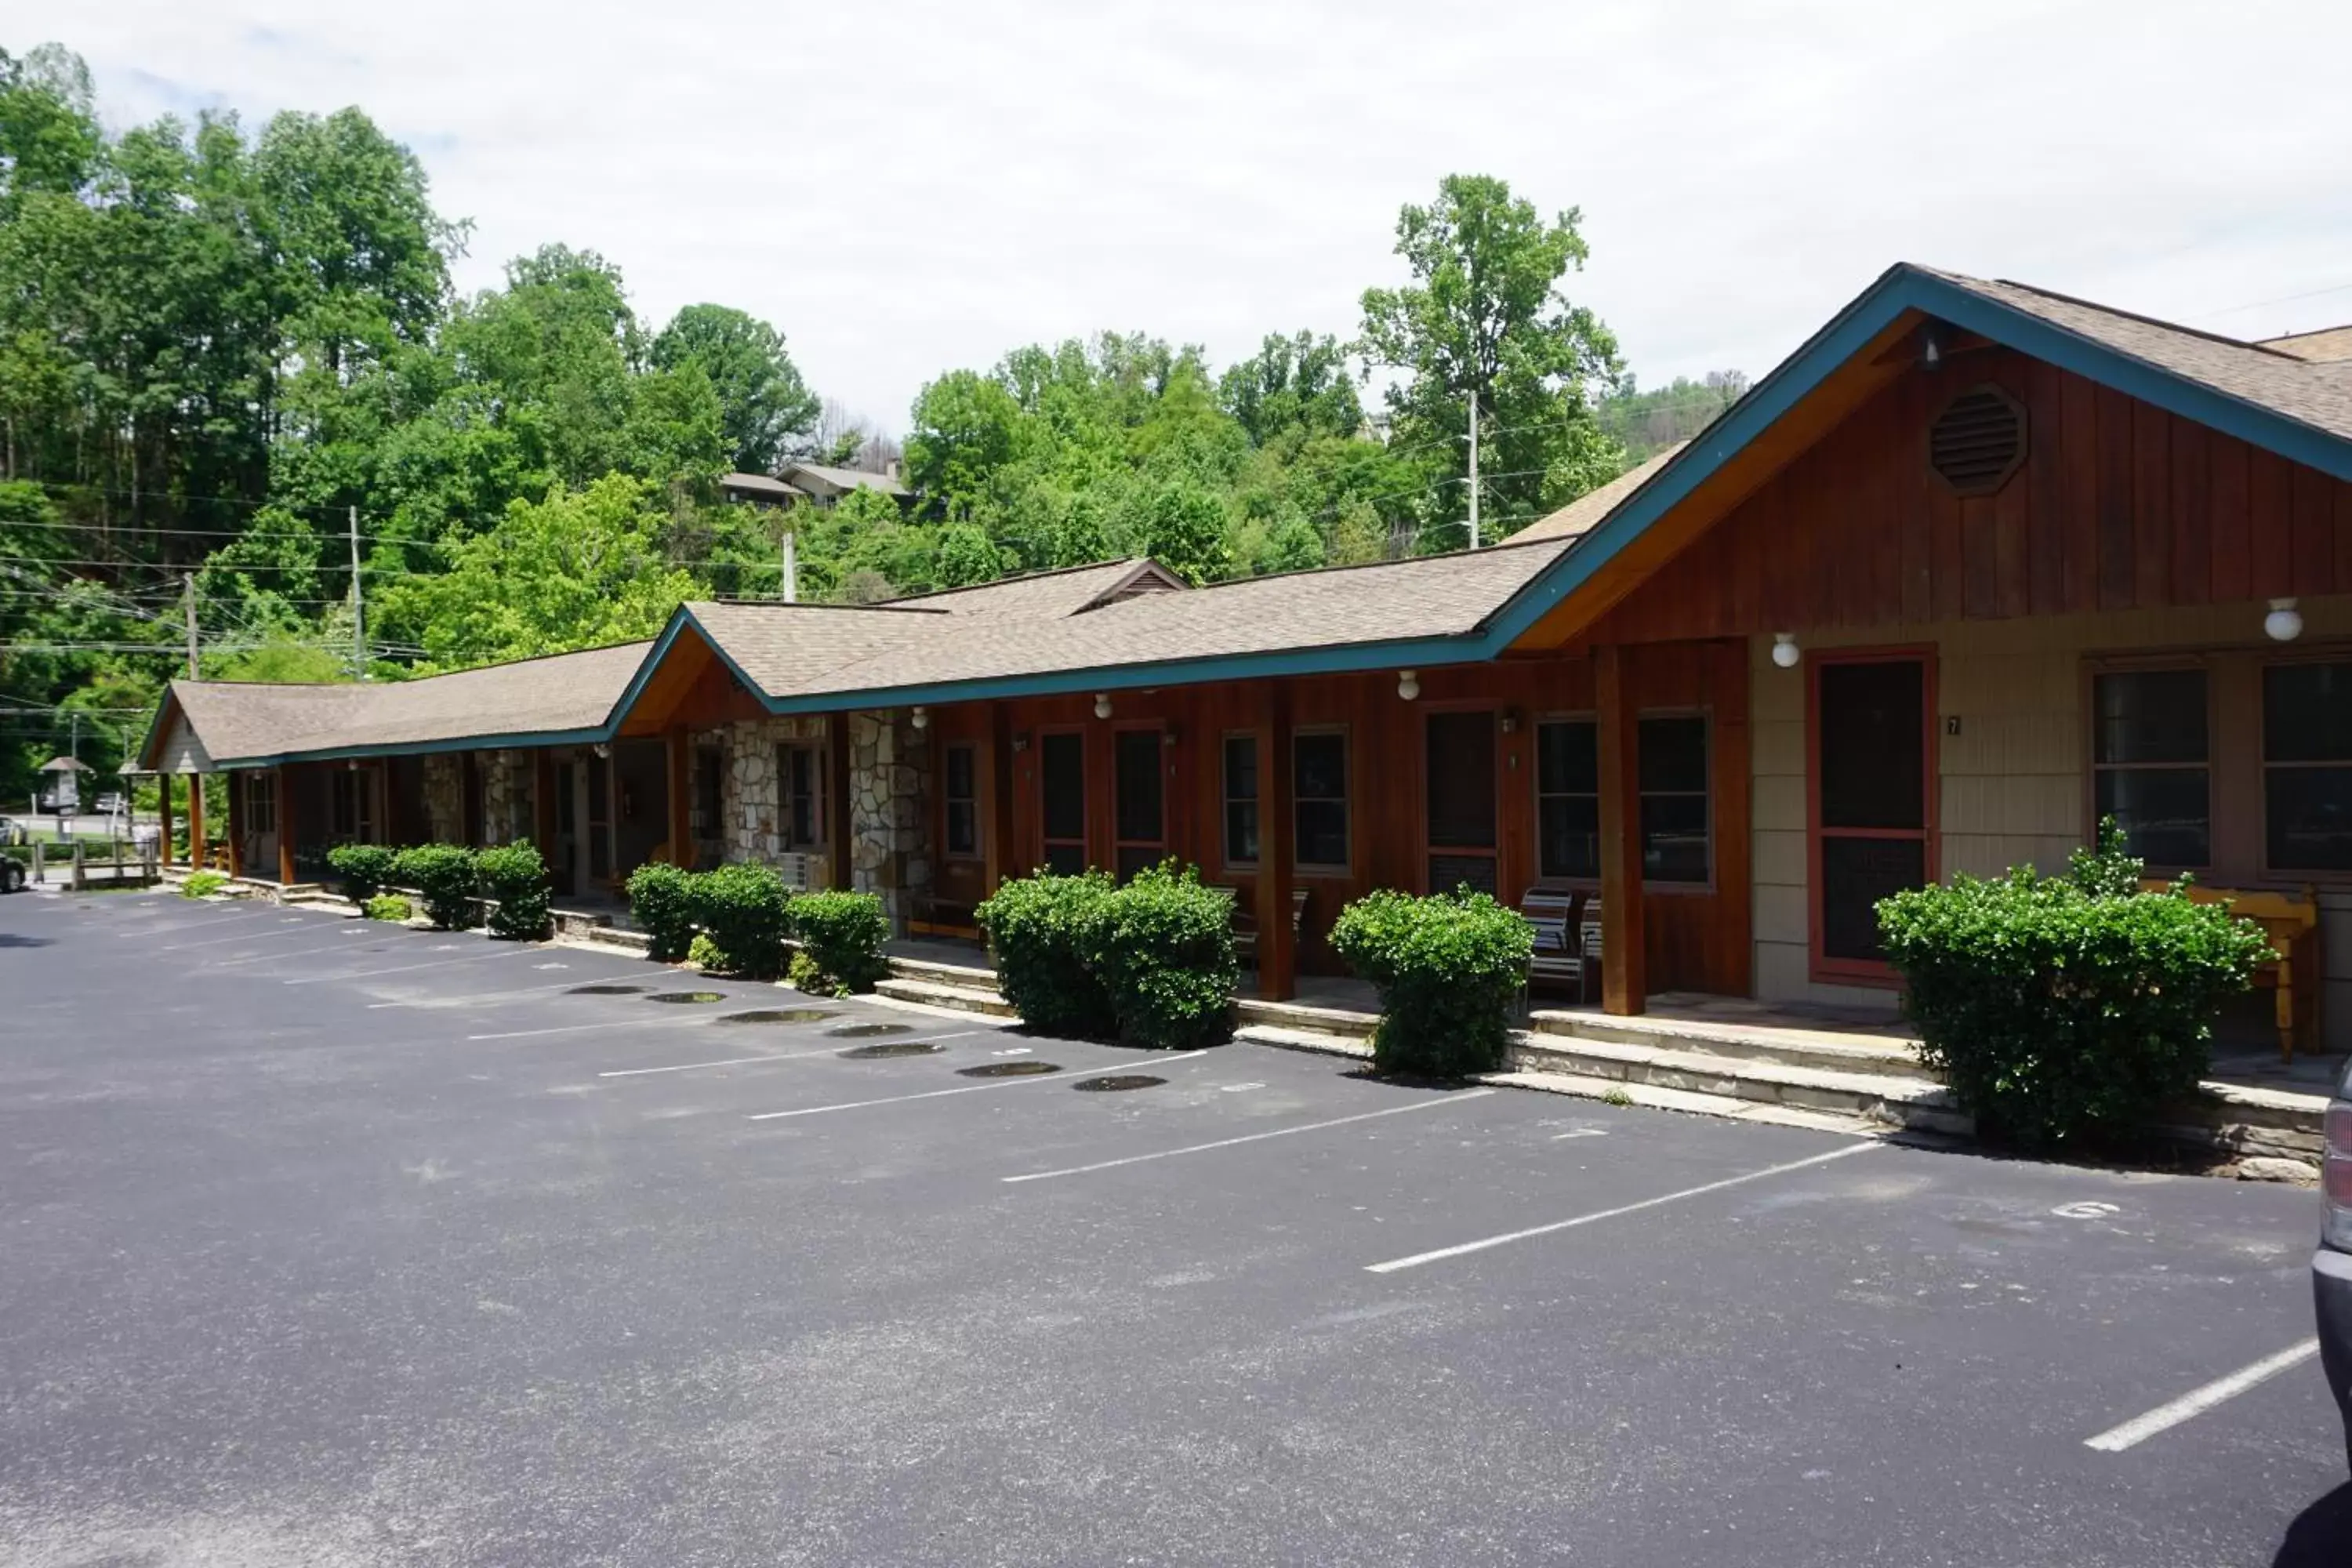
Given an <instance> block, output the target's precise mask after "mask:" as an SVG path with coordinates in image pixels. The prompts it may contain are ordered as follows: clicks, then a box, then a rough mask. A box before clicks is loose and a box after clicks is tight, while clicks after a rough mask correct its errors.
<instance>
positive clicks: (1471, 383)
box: [1357, 174, 1624, 550]
mask: <svg viewBox="0 0 2352 1568" xmlns="http://www.w3.org/2000/svg"><path fill="white" fill-rule="evenodd" d="M1582 221H1583V220H1582V215H1581V214H1580V213H1579V212H1578V211H1577V209H1575V208H1573V207H1571V208H1570V209H1569V210H1568V211H1566V212H1563V213H1560V214H1559V215H1558V216H1555V217H1553V218H1551V219H1549V220H1547V219H1546V218H1545V217H1544V216H1543V215H1542V214H1540V213H1538V211H1537V210H1536V206H1535V204H1534V203H1532V202H1530V201H1528V200H1526V199H1525V198H1523V197H1518V196H1514V195H1512V194H1511V187H1510V186H1509V185H1508V184H1506V183H1505V182H1503V181H1501V180H1498V179H1495V178H1493V177H1491V176H1487V175H1479V174H1449V175H1447V176H1446V177H1445V178H1444V180H1442V181H1440V182H1439V184H1438V192H1437V199H1436V200H1435V201H1434V202H1432V203H1431V204H1430V205H1427V206H1416V205H1406V206H1405V207H1404V208H1403V209H1402V211H1401V212H1400V213H1399V214H1398V215H1397V226H1396V237H1397V243H1396V253H1397V255H1399V256H1401V257H1402V258H1404V261H1405V265H1406V267H1407V268H1409V269H1410V271H1411V272H1412V282H1410V283H1408V284H1405V285H1403V286H1402V287H1400V288H1393V289H1366V290H1365V291H1364V298H1363V313H1364V319H1363V329H1362V335H1361V337H1360V339H1359V340H1358V342H1357V351H1358V352H1359V353H1361V354H1362V355H1363V356H1364V358H1365V360H1366V361H1367V362H1368V363H1370V364H1372V365H1374V366H1378V367H1381V368H1383V369H1387V370H1391V371H1394V372H1396V373H1398V374H1399V376H1400V379H1399V380H1398V381H1397V383H1396V384H1394V385H1393V386H1391V388H1390V389H1389V392H1388V405H1389V412H1390V416H1391V422H1392V432H1391V433H1392V437H1393V439H1394V440H1395V441H1396V442H1397V443H1398V445H1399V446H1400V447H1411V448H1412V449H1413V450H1414V451H1415V453H1416V454H1417V457H1418V460H1419V463H1420V465H1421V466H1422V468H1423V471H1424V472H1427V473H1429V474H1431V475H1432V476H1433V478H1437V479H1457V478H1458V479H1462V480H1463V481H1464V482H1465V483H1466V480H1467V446H1468V442H1467V437H1468V434H1469V400H1470V397H1471V395H1473V394H1475V395H1476V397H1477V401H1478V412H1479V418H1480V421H1481V424H1480V440H1481V464H1480V466H1481V468H1482V469H1483V472H1484V486H1485V488H1484V490H1483V497H1484V510H1485V512H1486V515H1487V516H1490V517H1492V518H1493V519H1494V520H1495V521H1496V527H1495V528H1494V529H1493V530H1492V534H1493V536H1495V537H1500V536H1501V535H1503V534H1507V533H1508V532H1509V531H1511V530H1512V529H1513V528H1515V527H1517V526H1518V525H1520V524H1523V523H1526V522H1528V521H1532V520H1533V519H1535V518H1537V517H1538V516H1541V515H1542V514H1543V513H1544V512H1546V511H1548V510H1551V509H1553V508H1555V507H1559V506H1561V505H1564V504H1565V503H1566V502H1568V501H1570V500H1574V499H1575V498H1576V497H1578V496H1580V495H1581V494H1583V493H1584V492H1585V491H1586V490H1589V489H1592V488H1593V487H1594V486H1596V485H1600V484H1602V483H1605V482H1606V481H1608V480H1609V479H1612V478H1614V477H1615V476H1616V475H1617V474H1618V473H1619V472H1621V471H1622V468H1623V466H1624V454H1623V452H1622V450H1621V449H1620V448H1619V447H1618V446H1617V444H1616V443H1615V442H1613V441H1612V440H1611V439H1609V437H1607V436H1606V435H1605V434H1603V433H1602V432H1601V429H1600V428H1599V426H1597V425H1596V423H1595V422H1594V419H1593V416H1592V407H1591V396H1592V395H1593V394H1594V393H1595V392H1596V391H1603V392H1605V391H1607V390H1609V389H1611V388H1612V387H1614V386H1615V385H1616V384H1617V382H1618V381H1619V379H1620V378H1621V377H1622V375H1623V374H1624V367H1623V364H1622V363H1621V361H1620V360H1619V358H1618V353H1617V339H1616V336H1615V334H1613V333H1612V332H1611V331H1609V329H1608V328H1607V327H1606V326H1604V325H1603V324H1602V323H1601V319H1600V317H1598V316H1597V315H1595V314H1594V313H1593V312H1592V310H1591V308H1590V307H1588V306H1582V305H1578V304H1574V303H1572V302H1570V300H1569V299H1568V297H1567V296H1566V295H1565V294H1563V293H1562V292H1561V291H1560V280H1561V279H1563V278H1565V277H1566V276H1567V275H1568V273H1569V271H1570V269H1571V268H1574V269H1578V270H1581V269H1582V268H1583V266H1584V262H1585V259H1586V258H1587V257H1588V256H1589V255H1590V253H1591V252H1590V247H1588V246H1587V245H1586V243H1585V239H1584V236H1583V234H1582V232H1581V230H1580V224H1581V222H1582ZM1467 510H1468V508H1467V497H1466V491H1465V490H1464V489H1461V488H1460V486H1454V487H1452V488H1450V489H1447V490H1446V491H1445V492H1444V503H1443V504H1442V505H1441V506H1439V507H1437V508H1435V509H1433V510H1432V511H1431V512H1430V513H1429V515H1428V516H1427V517H1426V518H1425V519H1424V521H1423V530H1422V542H1423V548H1424V549H1439V550H1451V549H1458V548H1460V547H1461V545H1462V543H1463V542H1464V541H1463V539H1462V538H1461V537H1460V529H1459V527H1458V520H1460V519H1461V518H1463V517H1465V515H1466V514H1467Z"/></svg>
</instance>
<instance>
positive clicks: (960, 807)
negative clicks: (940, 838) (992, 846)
mask: <svg viewBox="0 0 2352 1568" xmlns="http://www.w3.org/2000/svg"><path fill="white" fill-rule="evenodd" d="M944 763H945V765H944V767H943V768H942V770H941V771H942V772H943V773H945V775H946V788H945V789H944V791H943V792H942V793H944V794H945V795H946V796H947V807H948V823H947V828H948V834H947V837H948V854H949V855H950V856H952V857H954V858H957V859H961V860H968V859H971V858H973V857H975V856H977V855H978V854H979V853H980V763H979V758H978V756H977V754H976V753H975V752H973V751H972V748H971V747H970V746H968V745H961V746H950V747H949V748H948V749H947V753H946V756H945V759H944Z"/></svg>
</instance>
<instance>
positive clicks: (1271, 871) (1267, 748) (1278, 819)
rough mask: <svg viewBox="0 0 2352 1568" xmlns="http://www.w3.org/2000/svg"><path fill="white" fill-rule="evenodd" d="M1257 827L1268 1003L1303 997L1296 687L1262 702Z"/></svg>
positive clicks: (1274, 689)
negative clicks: (1294, 902)
mask: <svg viewBox="0 0 2352 1568" xmlns="http://www.w3.org/2000/svg"><path fill="white" fill-rule="evenodd" d="M1260 700H1261V704H1262V706H1261V708H1260V711H1259V718H1258V744H1259V746H1260V747H1262V748H1263V752H1262V754H1261V755H1260V756H1259V758H1258V764H1257V776H1258V801H1259V805H1258V822H1257V910H1256V914H1257V994H1258V996H1259V999H1260V1000H1262V1001H1266V1002H1287V1001H1289V1000H1290V999H1291V998H1292V997H1293V996H1295V995H1297V984H1298V983H1297V973H1298V943H1297V933H1296V932H1294V931H1292V929H1291V925H1290V898H1291V889H1292V888H1293V887H1294V886H1295V885H1296V883H1297V858H1298V857H1297V847H1296V846H1295V845H1294V844H1293V843H1292V838H1293V835H1294V832H1295V829H1296V826H1297V825H1296V824H1295V822H1294V821H1293V819H1292V811H1291V798H1292V781H1291V776H1290V775H1291V767H1290V764H1291V755H1290V685H1289V682H1287V681H1284V680H1268V681H1267V682H1265V691H1264V694H1263V696H1262V697H1261V699H1260Z"/></svg>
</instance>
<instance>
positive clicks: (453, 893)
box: [392, 844, 474, 931]
mask: <svg viewBox="0 0 2352 1568" xmlns="http://www.w3.org/2000/svg"><path fill="white" fill-rule="evenodd" d="M392 874H393V878H394V880H395V881H398V882H401V883H403V884H404V885H406V886H408V887H411V888H414V889H416V891H417V895H418V897H419V898H420V899H422V900H423V901H424V904H425V919H427V920H429V921H432V922H433V929H434V930H436V931H464V930H465V929H466V928H467V927H468V926H470V925H472V924H473V923H474V852H473V851H472V850H470V849H468V848H467V847H464V846H463V845H459V844H418V845H414V846H411V847H409V848H406V849H404V850H402V851H401V852H400V854H399V855H398V856H397V857H395V858H394V860H393V863H392Z"/></svg>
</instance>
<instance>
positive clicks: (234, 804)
mask: <svg viewBox="0 0 2352 1568" xmlns="http://www.w3.org/2000/svg"><path fill="white" fill-rule="evenodd" d="M221 776H222V777H223V778H224V779H226V781H227V783H228V874H229V875H230V876H232V877H242V876H244V875H245V775H244V774H243V773H223V774H222V775H221Z"/></svg>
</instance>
